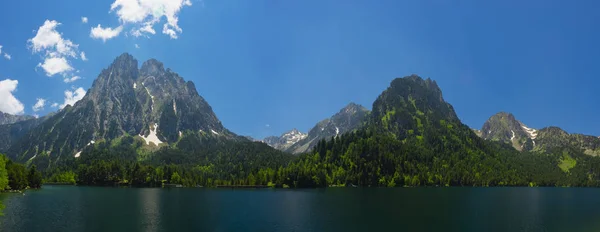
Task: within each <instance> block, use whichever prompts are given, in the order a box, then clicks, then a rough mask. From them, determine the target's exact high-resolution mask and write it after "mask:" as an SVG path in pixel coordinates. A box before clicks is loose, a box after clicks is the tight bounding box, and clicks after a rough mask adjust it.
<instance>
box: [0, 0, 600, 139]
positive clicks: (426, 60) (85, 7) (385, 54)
mask: <svg viewBox="0 0 600 232" xmlns="http://www.w3.org/2000/svg"><path fill="white" fill-rule="evenodd" d="M161 2H164V4H162V3H161ZM484 2H485V3H484ZM488 2H489V1H445V0H444V1H442V0H440V1H431V0H426V1H411V2H408V1H407V2H404V1H396V0H394V1H388V0H381V1H359V0H356V1H339V0H318V1H317V0H315V1H312V0H304V1H289V0H286V1H282V0H264V1H261V0H259V1H241V0H227V1H223V0H205V1H196V0H191V1H184V0H178V1H160V0H158V1H149V2H146V1H142V3H141V4H140V2H139V1H138V0H116V1H114V0H103V1H75V0H66V1H56V2H55V1H8V2H3V3H1V4H2V7H0V45H1V46H2V48H1V51H0V81H2V80H6V79H10V80H13V81H4V82H0V108H2V107H3V108H2V109H3V110H4V111H7V110H12V111H15V112H17V111H19V112H20V111H22V113H24V114H37V115H44V114H47V113H48V112H51V111H55V110H57V107H52V106H51V105H52V103H57V105H58V106H60V105H61V104H64V103H65V92H66V91H68V92H67V94H69V96H68V97H69V99H67V103H69V102H73V101H75V100H77V98H78V97H80V96H78V95H82V94H83V92H82V91H85V90H87V89H88V88H89V87H90V86H91V84H92V81H93V80H94V79H95V78H96V76H97V75H98V74H99V73H100V70H101V69H102V68H105V67H107V66H108V65H109V64H110V63H111V62H112V60H113V59H114V58H115V57H116V56H118V55H119V54H121V53H123V52H129V53H131V54H132V55H134V56H135V57H136V58H137V59H138V60H139V61H140V64H141V62H143V61H144V60H147V59H149V58H156V59H158V60H160V61H162V62H164V63H165V66H166V67H170V68H171V69H173V70H174V71H175V72H178V73H179V74H180V75H181V76H183V77H184V78H185V79H186V80H192V81H194V83H195V84H196V87H197V88H198V91H199V93H200V94H201V95H202V96H203V97H204V98H205V99H206V100H207V101H208V102H209V104H210V105H211V106H212V107H213V110H214V111H215V113H216V114H217V116H218V117H219V118H220V119H221V121H222V122H223V124H224V125H225V126H226V127H227V128H229V129H230V130H232V131H234V132H236V133H238V134H243V135H251V136H254V137H257V138H262V137H264V136H268V135H277V134H281V133H283V132H284V131H287V130H289V129H292V128H294V127H296V128H298V129H300V130H301V131H304V132H306V131H308V130H309V129H310V128H311V127H312V126H314V125H315V123H316V122H318V121H320V120H322V119H324V118H327V117H329V116H331V115H333V114H334V113H336V112H337V111H338V110H339V109H341V108H342V107H344V106H345V105H346V104H348V103H349V102H356V103H359V104H362V105H364V106H366V107H367V108H371V104H372V102H373V101H374V100H375V98H376V97H377V96H378V95H379V94H380V93H381V92H382V91H383V90H384V89H385V88H386V87H387V86H388V85H389V83H390V81H391V80H392V79H393V78H395V77H402V76H406V75H409V74H412V73H415V74H418V75H421V76H423V77H430V78H432V79H434V80H436V81H437V82H438V84H439V85H440V87H441V88H442V90H443V92H444V96H445V99H446V100H447V101H448V102H450V103H451V104H452V105H453V106H454V107H455V109H456V111H457V113H458V115H459V117H460V118H461V119H462V120H463V122H464V123H466V124H467V125H469V126H471V127H475V128H480V127H481V125H482V124H483V123H484V122H485V120H486V119H487V118H488V117H489V116H491V115H492V114H495V113H497V112H499V111H507V112H512V113H513V114H515V116H516V117H517V118H518V119H520V120H521V121H523V122H524V123H526V124H528V125H529V126H530V127H534V128H542V127H545V126H550V125H555V126H559V127H562V128H563V129H565V130H567V131H568V132H577V133H584V134H593V135H600V120H597V117H598V115H600V107H598V105H599V104H598V103H599V99H600V92H599V91H597V89H598V86H600V80H599V79H598V77H600V75H599V74H600V65H598V61H600V57H599V54H600V46H598V41H600V31H599V30H598V28H600V27H599V26H600V25H599V22H600V14H598V13H597V9H600V3H597V2H595V1H576V4H574V3H566V2H564V1H561V2H559V1H524V2H523V1H501V2H497V3H488ZM111 6H115V7H114V8H113V9H112V10H111ZM167 16H169V17H167ZM82 17H87V22H86V23H84V22H83V21H82ZM167 18H170V19H171V21H168V19H167ZM174 18H176V19H177V20H173V19H174ZM47 20H48V22H46V21H47ZM52 23H55V24H56V25H55V26H54V27H51V26H52ZM99 24H100V25H101V26H100V27H98V25H99ZM165 24H166V25H167V26H166V28H167V29H169V30H166V31H165V32H167V33H163V31H164V30H163V27H165V26H164V25H165ZM44 25H45V26H46V27H45V29H51V30H47V31H48V32H56V33H58V34H59V35H60V36H59V38H58V39H57V38H55V37H54V38H50V37H48V38H42V37H43V36H44V35H41V36H40V37H37V39H36V40H32V39H33V38H36V36H37V35H38V34H39V33H38V32H39V31H40V30H41V29H42V28H41V27H43V26H44ZM148 25H149V27H145V26H148ZM92 28H96V30H95V31H94V30H92ZM144 28H145V29H148V28H152V29H154V32H155V33H154V34H151V33H149V32H148V31H149V30H145V31H144V30H143V29H144ZM178 28H179V29H181V31H179V30H178ZM141 29H142V30H141ZM119 30H120V33H118V34H117V33H116V32H117V31H119ZM48 35H56V34H51V33H50V34H47V35H46V36H48ZM136 35H137V36H136ZM140 35H141V36H140ZM175 37H176V38H175ZM49 38H50V39H49ZM57 41H58V42H57ZM66 41H70V42H71V44H69V43H68V42H66ZM65 44H66V45H65ZM59 45H60V46H62V47H61V48H60V49H59V48H58V47H57V46H59ZM136 45H137V47H136ZM44 46H45V47H44ZM65 46H66V49H65ZM81 52H84V53H85V57H86V58H87V61H84V60H83V59H82V56H81ZM4 54H9V55H10V57H11V59H10V60H9V59H6V58H4V57H3V55H4ZM52 58H55V59H54V60H49V59H52ZM61 59H64V60H65V61H66V62H67V64H69V66H70V67H71V68H72V69H71V70H70V71H69V70H67V71H64V67H63V66H60V64H64V63H60V62H58V63H56V62H57V61H60V60H61ZM47 61H48V65H47V66H46V68H47V69H48V70H50V71H51V72H57V73H56V74H54V75H51V76H49V75H48V70H46V69H45V68H44V64H45V62H47ZM50 61H54V62H55V63H52V62H50ZM50 64H54V65H50ZM59 71H62V72H59ZM74 76H78V77H81V79H79V80H74V81H72V82H70V83H65V79H72V78H73V77H74ZM14 80H17V81H18V83H16V82H15V81H14ZM15 88H16V91H12V90H13V89H15ZM12 96H14V99H12ZM38 98H43V99H46V101H45V104H44V107H43V108H39V109H38V111H34V110H33V109H32V107H33V106H34V105H35V103H36V102H37V99H38ZM19 104H22V109H21V110H19Z"/></svg>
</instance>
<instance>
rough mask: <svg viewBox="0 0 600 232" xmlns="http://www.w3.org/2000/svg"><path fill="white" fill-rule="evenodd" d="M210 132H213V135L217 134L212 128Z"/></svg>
mask: <svg viewBox="0 0 600 232" xmlns="http://www.w3.org/2000/svg"><path fill="white" fill-rule="evenodd" d="M210 132H212V133H213V134H215V135H219V133H217V132H216V131H215V130H213V129H210Z"/></svg>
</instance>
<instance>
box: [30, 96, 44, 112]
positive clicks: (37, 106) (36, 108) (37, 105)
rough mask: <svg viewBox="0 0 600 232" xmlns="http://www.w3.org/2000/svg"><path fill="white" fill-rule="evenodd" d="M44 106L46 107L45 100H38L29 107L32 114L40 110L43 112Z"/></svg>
mask: <svg viewBox="0 0 600 232" xmlns="http://www.w3.org/2000/svg"><path fill="white" fill-rule="evenodd" d="M44 106H46V99H43V98H38V99H37V101H36V102H35V104H34V105H33V106H32V107H31V109H32V110H33V111H34V112H38V111H40V110H43V109H44Z"/></svg>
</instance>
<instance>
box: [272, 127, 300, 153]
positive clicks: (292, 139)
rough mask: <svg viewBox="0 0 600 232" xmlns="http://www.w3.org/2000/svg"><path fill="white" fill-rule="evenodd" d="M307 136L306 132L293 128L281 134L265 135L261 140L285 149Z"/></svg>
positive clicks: (274, 146) (276, 147)
mask: <svg viewBox="0 0 600 232" xmlns="http://www.w3.org/2000/svg"><path fill="white" fill-rule="evenodd" d="M307 136H308V134H305V133H302V132H300V131H298V129H296V128H294V129H292V130H290V131H288V132H285V133H283V134H282V135H281V136H269V137H266V138H265V139H264V140H263V142H264V143H266V144H268V145H269V146H271V147H273V148H275V149H278V150H282V151H285V150H286V149H288V148H289V147H291V146H292V145H294V144H296V143H297V142H298V141H300V140H302V139H304V138H306V137H307Z"/></svg>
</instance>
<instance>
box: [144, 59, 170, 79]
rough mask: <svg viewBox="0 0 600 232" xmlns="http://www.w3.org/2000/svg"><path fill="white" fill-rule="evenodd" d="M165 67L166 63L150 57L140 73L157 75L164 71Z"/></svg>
mask: <svg viewBox="0 0 600 232" xmlns="http://www.w3.org/2000/svg"><path fill="white" fill-rule="evenodd" d="M164 72H165V67H164V64H163V63H162V62H160V61H158V60H156V59H149V60H147V61H145V62H144V63H143V64H142V68H140V73H141V74H142V76H147V75H157V74H159V73H164Z"/></svg>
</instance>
